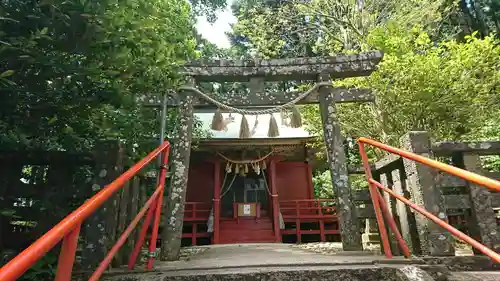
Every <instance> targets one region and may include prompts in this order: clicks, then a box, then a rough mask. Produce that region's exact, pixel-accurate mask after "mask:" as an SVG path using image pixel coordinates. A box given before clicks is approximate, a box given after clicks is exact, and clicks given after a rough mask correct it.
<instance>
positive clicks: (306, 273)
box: [102, 264, 435, 281]
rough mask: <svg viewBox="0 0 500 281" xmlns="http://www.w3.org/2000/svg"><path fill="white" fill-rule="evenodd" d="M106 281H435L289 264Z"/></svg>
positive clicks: (365, 268) (403, 271)
mask: <svg viewBox="0 0 500 281" xmlns="http://www.w3.org/2000/svg"><path fill="white" fill-rule="evenodd" d="M102 280H103V281H167V280H169V281H170V280H172V281H188V280H189V281H198V280H199V281H212V280H214V281H230V280H241V281H244V280H252V281H253V280H290V281H295V280H297V281H298V280H303V281H308V280H330V281H435V280H433V279H432V278H431V277H430V276H429V275H428V274H427V273H425V272H423V271H421V270H419V269H418V268H416V267H413V266H406V267H405V268H397V267H378V266H373V265H333V264H332V265H307V266H300V265H296V264H295V265H292V264H291V265H288V266H263V267H237V268H213V269H201V270H198V269H188V270H168V271H167V270H165V271H156V272H148V273H146V272H143V273H128V274H118V275H114V276H111V275H107V276H105V277H104V278H102Z"/></svg>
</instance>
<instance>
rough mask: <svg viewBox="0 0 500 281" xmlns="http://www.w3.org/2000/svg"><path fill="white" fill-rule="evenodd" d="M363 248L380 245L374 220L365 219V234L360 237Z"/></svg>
mask: <svg viewBox="0 0 500 281" xmlns="http://www.w3.org/2000/svg"><path fill="white" fill-rule="evenodd" d="M361 239H362V241H363V247H365V248H367V247H369V246H371V245H373V244H380V234H379V233H378V226H377V220H376V219H371V218H370V219H366V225H365V232H364V233H363V235H361Z"/></svg>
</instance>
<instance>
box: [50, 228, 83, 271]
mask: <svg viewBox="0 0 500 281" xmlns="http://www.w3.org/2000/svg"><path fill="white" fill-rule="evenodd" d="M80 228H81V224H79V225H77V226H76V227H75V228H73V230H71V232H70V233H68V234H66V236H64V239H63V242H62V246H61V252H60V254H59V260H58V262H57V272H56V278H55V281H70V280H71V273H72V271H73V263H74V262H75V254H76V248H77V246H78V237H79V236H80Z"/></svg>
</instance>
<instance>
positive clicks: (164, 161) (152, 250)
mask: <svg viewBox="0 0 500 281" xmlns="http://www.w3.org/2000/svg"><path fill="white" fill-rule="evenodd" d="M169 152H170V147H167V148H166V149H165V150H164V151H163V154H162V164H161V167H160V176H159V177H160V180H159V184H158V188H160V190H161V191H160V196H159V197H158V199H157V201H156V203H157V204H156V210H155V218H154V222H153V233H152V234H151V241H150V242H149V258H148V263H147V265H146V269H152V268H153V263H154V259H155V256H156V240H157V239H158V229H159V228H160V220H161V211H162V205H163V194H164V191H165V181H166V178H167V167H168V154H169Z"/></svg>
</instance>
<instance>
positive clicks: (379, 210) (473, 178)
mask: <svg viewBox="0 0 500 281" xmlns="http://www.w3.org/2000/svg"><path fill="white" fill-rule="evenodd" d="M358 143H359V152H360V154H361V158H362V160H363V168H364V170H365V175H366V179H367V180H368V183H369V189H370V196H371V198H372V202H373V207H374V209H375V216H376V218H377V223H378V226H379V231H380V238H381V240H382V244H383V246H384V253H385V255H386V257H388V258H391V257H392V252H391V248H390V246H389V239H388V235H387V230H386V228H385V222H384V219H383V216H384V217H385V218H386V220H387V222H388V224H389V227H390V228H391V231H392V232H393V233H394V235H395V237H396V239H397V240H398V244H399V246H400V248H401V249H402V251H403V254H404V256H405V257H409V256H410V251H409V249H408V246H407V245H406V242H405V241H404V239H403V237H402V236H401V233H400V232H399V230H398V228H397V226H396V222H395V221H394V218H393V217H392V215H391V214H390V212H389V210H388V207H387V204H386V202H385V201H384V198H383V197H382V195H381V194H380V191H379V189H381V190H383V191H385V192H387V193H388V194H390V195H391V196H393V197H395V198H396V199H398V200H399V201H401V202H403V203H404V204H406V205H408V206H410V207H411V208H412V209H414V210H415V211H417V212H419V213H420V214H422V215H423V216H425V217H427V218H428V219H430V220H431V221H433V222H434V223H436V224H437V225H439V226H441V227H442V228H444V229H446V230H448V231H449V232H450V233H451V234H452V235H454V236H455V237H457V238H459V239H460V240H462V241H464V242H466V243H468V244H469V245H471V246H472V247H474V248H476V249H478V250H479V251H481V252H482V253H483V254H485V255H487V256H488V257H490V258H491V259H493V260H494V261H496V262H500V254H498V253H496V252H495V251H493V250H491V249H489V248H488V247H486V246H484V245H483V244H481V243H479V242H478V241H476V240H474V239H472V238H471V237H469V236H467V235H466V234H465V233H463V232H461V231H460V230H458V229H456V228H454V227H453V226H451V225H450V224H448V223H447V222H446V221H444V220H442V219H440V218H438V217H437V216H435V215H433V214H431V213H430V212H428V211H426V210H425V209H423V208H421V207H419V206H417V205H416V204H414V203H412V202H411V201H410V200H408V199H407V198H405V197H403V196H401V195H399V194H397V193H395V192H394V191H392V190H391V189H389V188H387V187H385V186H383V185H382V184H381V183H380V182H378V181H376V180H374V179H373V177H372V173H371V169H370V163H369V162H368V156H367V155H366V151H365V144H368V145H371V146H374V147H377V148H380V149H383V150H385V151H387V152H390V153H393V154H397V155H399V156H401V157H403V158H406V159H409V160H413V161H416V162H419V163H421V164H424V165H427V166H429V167H432V168H435V169H438V170H440V171H443V172H446V173H449V174H451V175H454V176H457V177H459V178H462V179H464V180H467V181H470V182H473V183H476V184H478V185H482V186H485V187H487V188H490V189H493V190H497V191H499V190H500V182H499V181H496V180H493V179H490V178H487V177H484V176H481V175H478V174H475V173H472V172H469V171H466V170H463V169H460V168H457V167H453V166H450V165H447V164H444V163H441V162H438V161H435V160H432V159H429V158H427V157H424V156H421V155H418V154H414V153H411V152H408V151H404V150H401V149H398V148H395V147H392V146H389V145H386V144H383V143H380V142H377V141H374V140H371V139H367V138H360V139H359V140H358Z"/></svg>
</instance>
